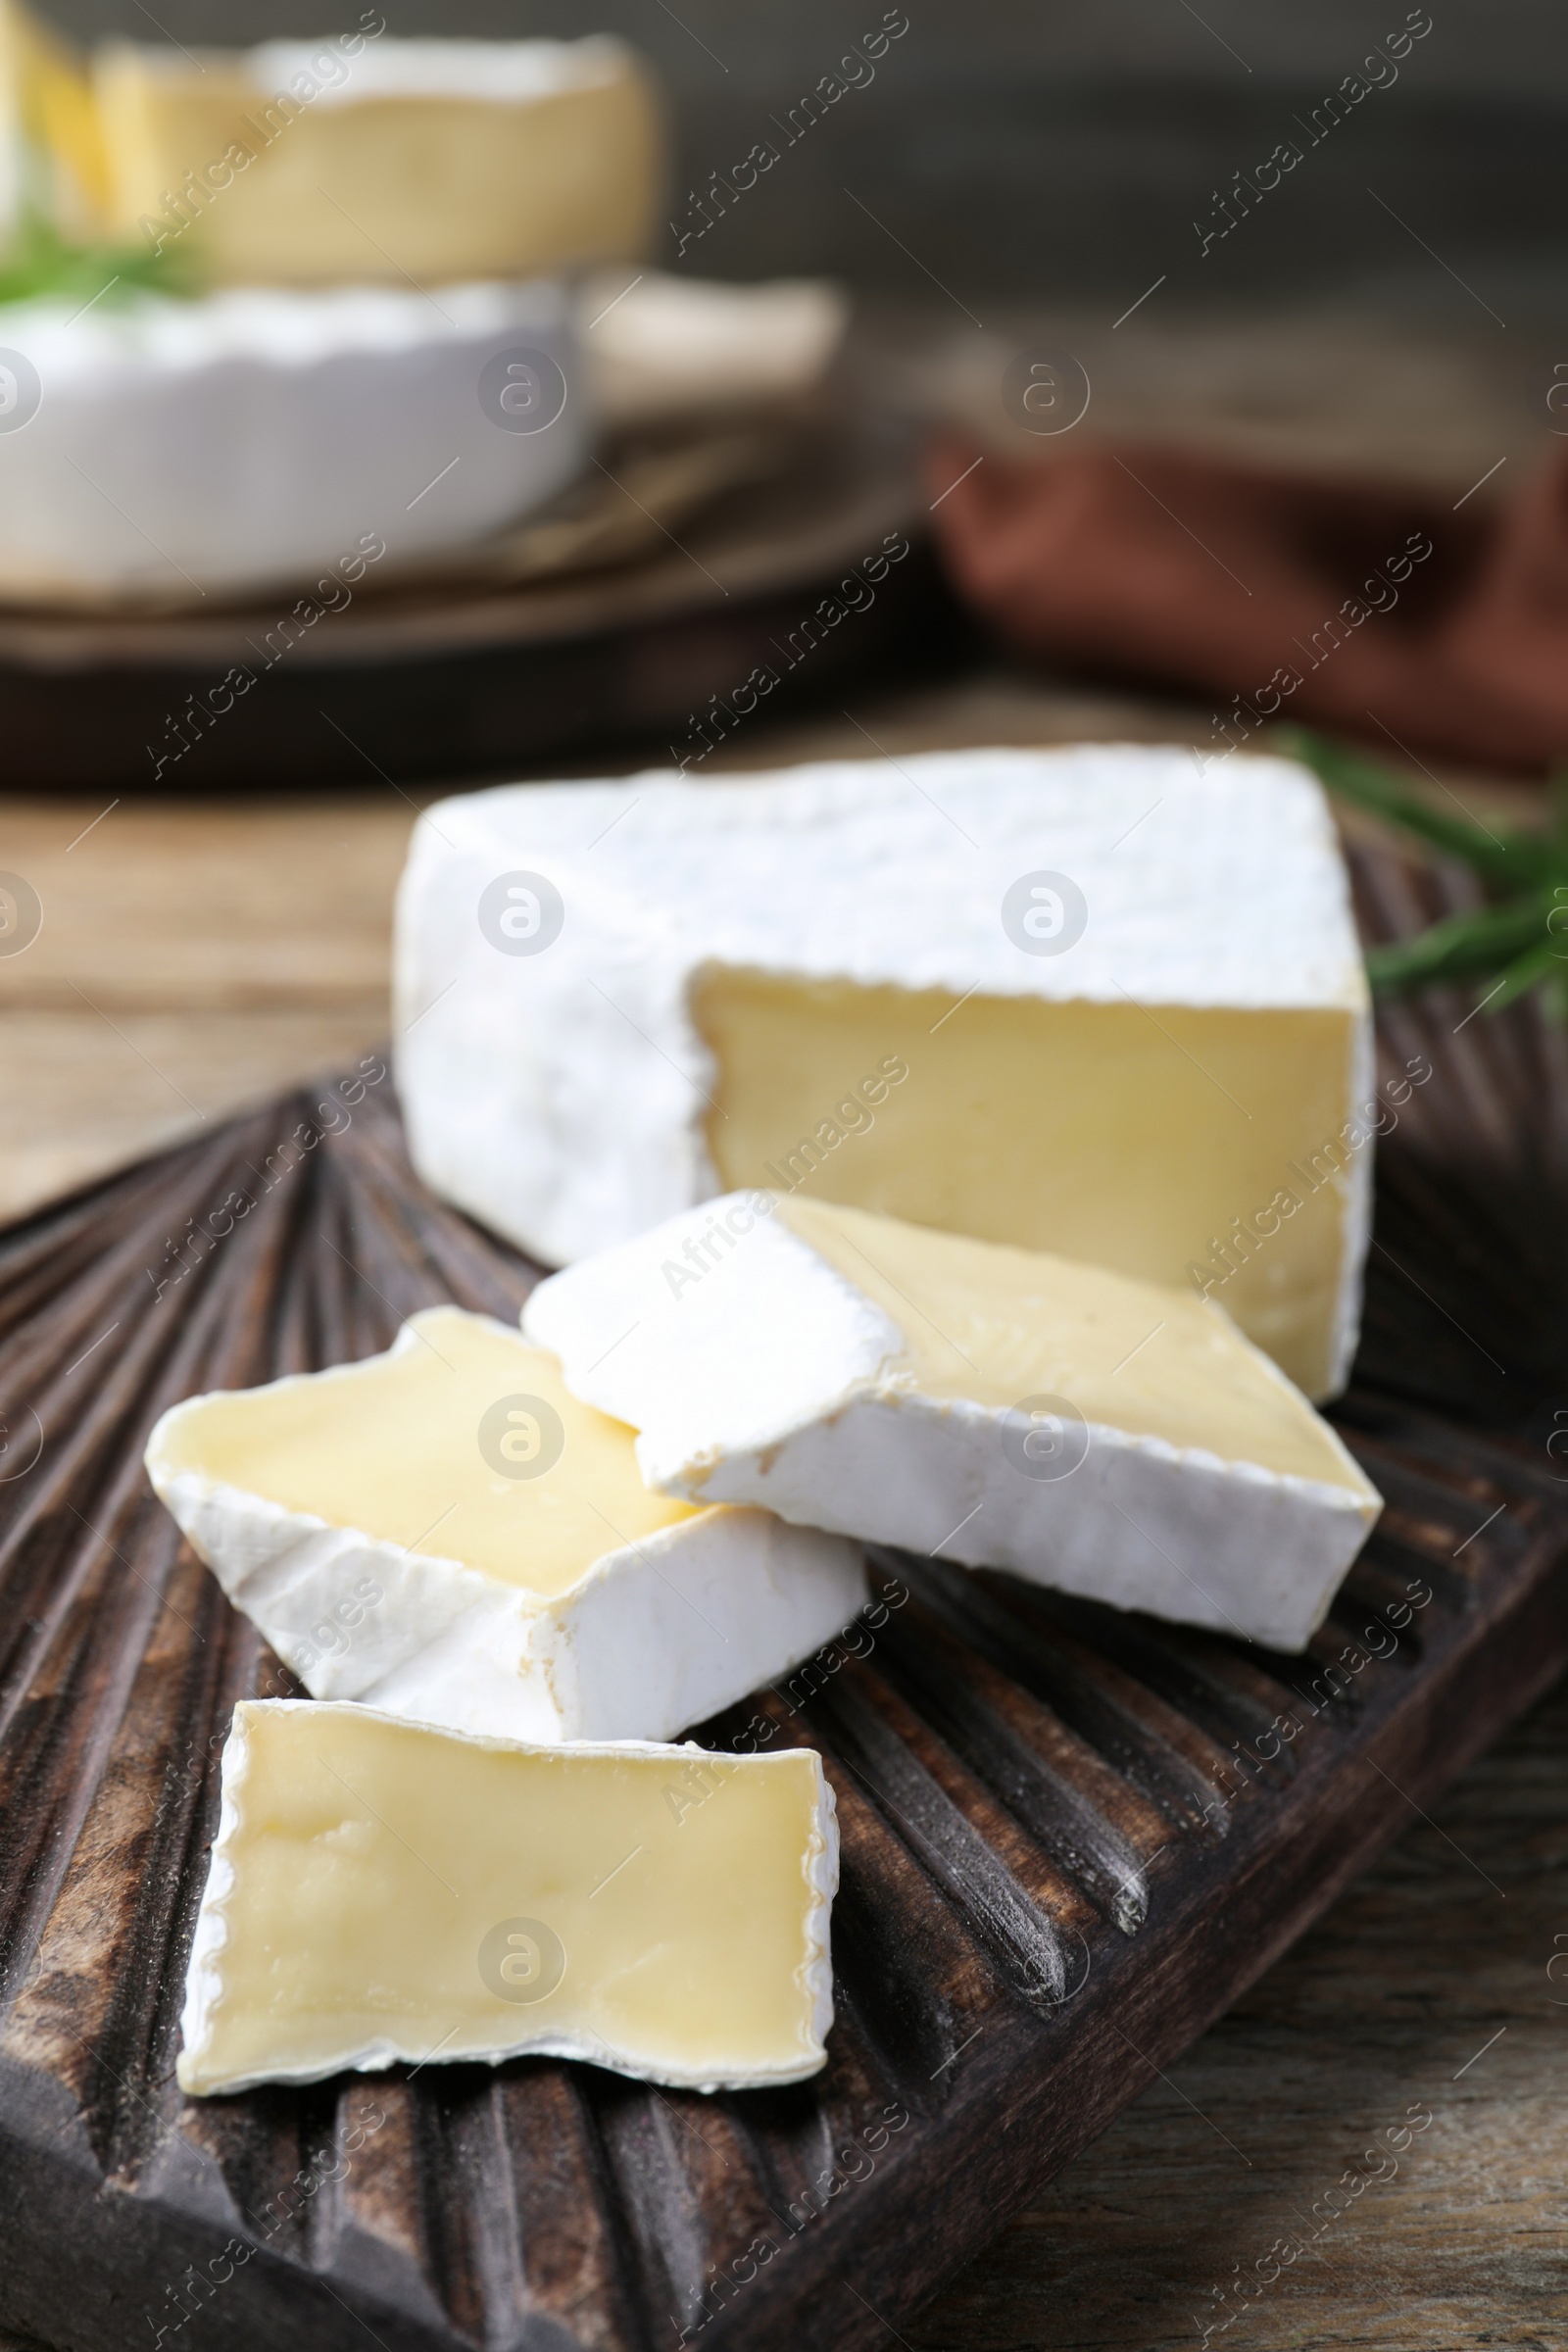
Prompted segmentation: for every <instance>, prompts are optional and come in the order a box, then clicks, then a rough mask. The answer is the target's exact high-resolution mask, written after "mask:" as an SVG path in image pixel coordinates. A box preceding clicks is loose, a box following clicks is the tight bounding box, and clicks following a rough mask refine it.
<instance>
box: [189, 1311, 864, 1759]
mask: <svg viewBox="0 0 1568 2352" xmlns="http://www.w3.org/2000/svg"><path fill="white" fill-rule="evenodd" d="M147 1467H148V1471H149V1474H150V1476H151V1478H152V1483H153V1485H154V1487H155V1488H156V1490H157V1492H158V1494H159V1495H161V1496H162V1498H163V1500H164V1502H165V1503H167V1505H168V1506H169V1509H170V1510H171V1511H172V1514H173V1516H174V1518H175V1519H176V1520H177V1521H178V1522H179V1525H180V1527H181V1528H182V1529H183V1530H184V1532H185V1534H186V1535H187V1536H188V1537H189V1539H190V1542H191V1544H192V1546H193V1548H194V1549H195V1550H196V1551H197V1552H198V1553H199V1555H200V1556H201V1558H202V1559H204V1560H205V1561H206V1562H207V1564H208V1565H209V1567H211V1568H212V1570H213V1572H214V1573H215V1575H216V1576H217V1578H218V1580H219V1582H220V1584H221V1586H222V1588H223V1590H224V1592H225V1593H227V1594H228V1596H229V1598H230V1599H231V1600H233V1601H235V1602H236V1603H237V1604H238V1606H239V1607H240V1608H242V1609H243V1610H244V1611H245V1613H246V1615H247V1616H248V1617H250V1618H251V1619H252V1620H253V1621H254V1622H255V1623H256V1624H257V1625H258V1626H260V1628H261V1630H262V1632H263V1633H264V1634H265V1635H266V1636H267V1639H268V1641H269V1642H270V1643H271V1644H272V1647H273V1648H274V1649H275V1650H276V1651H277V1654H278V1656H279V1657H280V1658H281V1659H282V1660H283V1662H284V1664H285V1665H286V1666H288V1667H289V1668H290V1669H291V1671H292V1672H293V1673H295V1674H296V1675H298V1677H299V1679H300V1681H301V1682H302V1683H303V1684H304V1685H305V1687H306V1689H307V1690H308V1691H312V1692H313V1693H314V1694H315V1695H316V1696H317V1697H319V1698H352V1699H365V1700H368V1701H370V1702H371V1703H372V1704H374V1705H376V1706H379V1707H384V1708H386V1709H387V1710H388V1711H389V1712H391V1713H393V1714H397V1715H406V1716H412V1717H415V1718H417V1720H419V1721H420V1722H424V1723H434V1724H444V1725H447V1726H449V1727H450V1728H451V1729H453V1730H455V1731H464V1732H480V1733H490V1734H494V1735H495V1736H497V1737H499V1738H502V1739H521V1740H626V1739H632V1740H636V1739H652V1740H662V1739H667V1738H668V1737H669V1735H670V1734H671V1733H672V1732H676V1731H679V1730H680V1729H681V1728H682V1727H683V1726H684V1725H686V1724H689V1723H698V1722H701V1721H702V1719H703V1718H704V1717H705V1716H708V1715H711V1714H712V1713H713V1712H714V1711H715V1710H716V1709H717V1708H719V1707H723V1706H728V1705H729V1704H730V1703H731V1702H732V1701H733V1700H735V1699H737V1698H742V1697H744V1696H745V1694H746V1693H747V1691H751V1690H754V1689H755V1688H756V1686H757V1685H758V1684H759V1683H762V1682H768V1681H771V1680H773V1679H774V1678H775V1677H776V1676H778V1675H780V1674H782V1673H783V1672H784V1671H785V1669H786V1668H787V1667H789V1666H791V1665H794V1664H795V1663H796V1662H797V1661H798V1660H799V1659H801V1658H803V1657H806V1656H807V1655H809V1652H810V1651H811V1650H813V1649H817V1648H819V1647H820V1646H821V1644H822V1643H823V1642H825V1641H827V1640H828V1639H829V1638H830V1636H831V1635H833V1634H834V1633H836V1632H837V1631H838V1629H839V1627H840V1626H842V1625H843V1624H844V1623H845V1622H846V1620H847V1619H848V1618H850V1617H851V1616H853V1614H854V1613H855V1611H856V1609H858V1607H859V1606H860V1603H861V1601H862V1600H863V1599H864V1596H865V1572H864V1568H863V1565H862V1563H861V1561H860V1558H859V1555H858V1552H857V1550H856V1548H855V1546H854V1545H853V1544H847V1543H845V1542H844V1541H843V1540H842V1538H839V1537H836V1536H828V1535H820V1534H817V1533H816V1532H814V1531H810V1530H806V1529H803V1528H798V1527H786V1526H785V1525H783V1524H782V1523H781V1522H780V1521H779V1520H777V1519H775V1518H773V1517H771V1516H770V1515H769V1514H768V1513H767V1512H766V1511H760V1510H727V1509H721V1508H715V1507H712V1506H710V1507H708V1508H705V1509H701V1510H694V1509H693V1508H692V1507H691V1506H690V1505H689V1504H687V1503H684V1502H676V1501H671V1500H669V1499H667V1498H666V1497H664V1496H662V1495H654V1494H651V1493H650V1492H649V1491H648V1489H647V1488H646V1486H645V1485H644V1483H643V1480H642V1478H641V1477H640V1476H639V1474H638V1470H637V1465H636V1461H635V1459H634V1457H633V1452H632V1433H631V1431H630V1430H629V1429H627V1428H625V1427H624V1426H623V1425H622V1424H621V1423H619V1422H616V1421H612V1420H608V1419H606V1418H605V1417H604V1415H602V1414H600V1413H598V1412H596V1411H594V1410H593V1409H592V1408H591V1407H590V1406H587V1405H584V1404H582V1403H580V1402H579V1401H578V1400H577V1399H576V1398H575V1397H572V1396H571V1395H570V1394H569V1393H568V1391H567V1390H566V1389H565V1388H564V1386H563V1383H562V1379H561V1371H560V1367H559V1365H558V1364H557V1362H556V1360H555V1358H554V1357H553V1356H551V1355H549V1354H547V1353H545V1352H544V1351H543V1350H542V1349H540V1348H530V1347H527V1346H525V1345H524V1344H523V1342H522V1340H521V1339H520V1338H519V1337H518V1335H517V1333H516V1332H515V1331H511V1330H508V1329H507V1327H506V1326H505V1325H504V1324H500V1323H493V1322H491V1321H490V1320H489V1319H488V1318H487V1317H486V1316H483V1315H470V1314H466V1313H464V1312H463V1311H462V1309H460V1308H458V1307H430V1308H427V1309H426V1310H425V1311H424V1312H423V1313H421V1314H417V1315H416V1316H414V1318H413V1319H412V1321H410V1322H409V1323H407V1324H405V1325H404V1327H403V1330H402V1331H401V1332H400V1333H399V1335H398V1338H397V1341H396V1344H395V1345H394V1346H393V1348H391V1350H390V1351H389V1352H388V1353H387V1354H385V1355H378V1356H371V1357H370V1358H369V1359H368V1361H366V1362H364V1363H358V1364H340V1365H338V1366H336V1367H335V1368H334V1369H333V1370H332V1371H329V1372H318V1373H307V1374H301V1375H296V1376H293V1377H290V1378H288V1379H284V1380H277V1381H273V1382H272V1383H271V1385H270V1387H268V1388H262V1389H242V1390H236V1391H232V1392H228V1393H222V1394H218V1395H214V1396H210V1397H192V1398H191V1399H190V1400H189V1401H188V1402H186V1403H184V1404H176V1405H174V1406H172V1408H171V1409H170V1411H168V1412H167V1413H165V1414H164V1416H163V1418H162V1419H161V1420H160V1421H159V1422H158V1424H157V1426H156V1428H155V1429H154V1430H153V1433H152V1436H151V1438H150V1439H149V1441H148V1446H147Z"/></svg>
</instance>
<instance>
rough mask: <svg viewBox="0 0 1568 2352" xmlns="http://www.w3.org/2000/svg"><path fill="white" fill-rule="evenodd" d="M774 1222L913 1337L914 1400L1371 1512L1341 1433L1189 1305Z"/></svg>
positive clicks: (822, 1211)
mask: <svg viewBox="0 0 1568 2352" xmlns="http://www.w3.org/2000/svg"><path fill="white" fill-rule="evenodd" d="M778 1213H779V1215H780V1217H781V1218H782V1219H783V1221H784V1223H785V1224H787V1225H788V1226H790V1227H791V1228H792V1229H793V1230H794V1231H795V1232H796V1233H798V1234H799V1235H800V1237H801V1239H802V1240H803V1241H805V1242H808V1243H809V1245H810V1247H811V1248H812V1249H813V1250H816V1251H817V1252H818V1254H819V1255H820V1256H822V1257H825V1258H826V1259H827V1260H828V1262H829V1264H830V1265H833V1266H836V1267H837V1268H838V1270H839V1272H840V1273H841V1274H843V1275H844V1276H845V1277H846V1278H847V1279H848V1280H849V1281H850V1282H852V1283H854V1284H855V1285H856V1287H857V1288H858V1290H860V1291H862V1292H864V1294H865V1295H866V1297H867V1298H869V1299H873V1300H874V1301H875V1303H876V1304H877V1305H878V1306H879V1307H881V1308H882V1310H883V1312H884V1313H885V1314H886V1315H888V1316H889V1317H890V1318H891V1320H892V1321H893V1322H894V1323H896V1324H897V1325H898V1327H899V1329H900V1330H901V1331H902V1332H903V1334H904V1337H905V1341H906V1348H907V1352H906V1353H905V1355H904V1356H903V1357H902V1358H900V1359H898V1361H897V1362H896V1363H895V1364H894V1365H893V1366H892V1367H891V1369H892V1370H893V1371H895V1372H896V1373H904V1374H906V1375H907V1377H908V1380H909V1382H910V1385H911V1386H912V1387H913V1388H914V1389H916V1390H917V1391H918V1392H919V1393H920V1394H922V1395H924V1396H927V1397H938V1398H957V1397H972V1398H973V1399H974V1400H975V1402H977V1403H979V1404H985V1405H1000V1406H1003V1407H1006V1406H1009V1405H1017V1404H1020V1403H1022V1402H1023V1401H1024V1400H1025V1399H1026V1398H1028V1397H1040V1396H1046V1397H1065V1398H1066V1399H1067V1401H1068V1402H1069V1403H1070V1404H1073V1405H1076V1406H1077V1408H1078V1410H1079V1412H1080V1413H1082V1415H1083V1417H1084V1419H1085V1420H1086V1421H1090V1422H1099V1423H1102V1424H1105V1425H1108V1426H1109V1427H1111V1428H1114V1429H1124V1430H1127V1431H1129V1432H1131V1433H1132V1434H1133V1435H1135V1436H1138V1437H1152V1438H1164V1439H1165V1440H1167V1441H1168V1443H1169V1444H1170V1445H1172V1446H1202V1447H1204V1448H1205V1449H1206V1450H1207V1451H1208V1452H1210V1453H1214V1454H1217V1455H1218V1456H1219V1457H1220V1459H1221V1460H1222V1461H1231V1462H1251V1463H1254V1464H1256V1465H1257V1466H1258V1467H1259V1468H1260V1469H1264V1470H1273V1471H1277V1472H1280V1473H1281V1474H1284V1475H1290V1476H1294V1477H1297V1478H1310V1479H1316V1480H1319V1481H1321V1482H1322V1483H1324V1484H1326V1485H1328V1486H1335V1487H1344V1488H1348V1490H1349V1491H1350V1492H1351V1493H1353V1494H1356V1495H1364V1496H1366V1497H1368V1498H1369V1499H1375V1495H1374V1490H1373V1489H1372V1488H1371V1487H1370V1486H1369V1485H1368V1483H1367V1481H1366V1479H1365V1478H1364V1477H1363V1476H1362V1474H1361V1472H1360V1471H1359V1469H1357V1467H1356V1465H1355V1463H1354V1461H1353V1460H1352V1458H1351V1457H1350V1455H1349V1454H1348V1453H1347V1452H1346V1450H1345V1448H1344V1446H1342V1445H1341V1444H1340V1442H1339V1440H1338V1438H1337V1437H1336V1436H1335V1434H1334V1432H1333V1431H1332V1430H1331V1429H1330V1427H1329V1426H1328V1423H1327V1422H1326V1421H1323V1420H1321V1419H1320V1418H1319V1416H1318V1415H1317V1414H1316V1413H1314V1412H1313V1410H1312V1408H1311V1406H1310V1405H1309V1404H1308V1403H1307V1402H1306V1401H1305V1399H1304V1398H1303V1397H1300V1396H1299V1395H1298V1394H1297V1392H1296V1391H1295V1390H1294V1389H1292V1388H1291V1387H1290V1386H1289V1385H1288V1384H1287V1383H1286V1382H1285V1381H1283V1380H1281V1379H1280V1378H1279V1376H1278V1374H1277V1373H1276V1372H1275V1371H1274V1369H1273V1367H1272V1366H1271V1365H1269V1364H1267V1363H1265V1362H1263V1361H1262V1360H1261V1358H1260V1357H1259V1355H1258V1353H1257V1351H1256V1349H1255V1348H1250V1347H1249V1346H1248V1344H1247V1343H1246V1341H1245V1340H1243V1339H1241V1338H1240V1337H1239V1336H1238V1334H1237V1333H1236V1332H1235V1330H1234V1329H1233V1328H1232V1327H1231V1325H1230V1323H1229V1322H1228V1321H1227V1319H1226V1317H1225V1316H1224V1315H1223V1314H1222V1313H1220V1312H1219V1310H1218V1309H1217V1308H1215V1307H1212V1306H1209V1305H1207V1304H1205V1303H1204V1301H1203V1300H1202V1299H1199V1298H1197V1297H1196V1296H1195V1295H1194V1294H1193V1293H1192V1292H1190V1291H1179V1290H1165V1289H1159V1288H1156V1287H1155V1286H1154V1285H1153V1284H1152V1283H1143V1282H1137V1281H1132V1280H1129V1279H1128V1278H1127V1277H1126V1276H1124V1275H1118V1274H1112V1273H1108V1272H1106V1271H1105V1270H1104V1269H1103V1268H1102V1267H1099V1266H1086V1265H1079V1264H1075V1263H1073V1262H1072V1261H1070V1260H1069V1259H1067V1258H1062V1257H1051V1256H1047V1255H1045V1254H1044V1253H1037V1252H1034V1251H1030V1250H1012V1249H1007V1248H1005V1247H999V1246H998V1245H996V1244H994V1243H984V1242H976V1241H973V1240H970V1239H968V1238H967V1237H965V1236H962V1235H957V1234H948V1233H933V1232H931V1231H930V1230H929V1229H928V1228H926V1227H923V1226H919V1225H907V1224H904V1223H902V1222H901V1221H900V1220H899V1219H897V1218H893V1217H878V1216H873V1215H870V1214H868V1213H867V1212H866V1211H864V1210H861V1209H854V1208H840V1207H834V1206H831V1205H830V1204H829V1203H827V1202H826V1201H807V1200H805V1199H803V1198H802V1197H801V1196H799V1195H797V1196H795V1198H793V1199H791V1200H787V1201H782V1202H781V1203H780V1206H779V1211H778Z"/></svg>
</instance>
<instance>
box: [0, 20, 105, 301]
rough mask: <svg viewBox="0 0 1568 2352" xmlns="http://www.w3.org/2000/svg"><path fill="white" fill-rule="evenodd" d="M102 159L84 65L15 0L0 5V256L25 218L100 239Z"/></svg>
mask: <svg viewBox="0 0 1568 2352" xmlns="http://www.w3.org/2000/svg"><path fill="white" fill-rule="evenodd" d="M106 199H107V187H106V178H105V158H104V152H103V142H102V137H101V133H100V129H99V124H98V119H97V113H96V109H95V108H94V105H93V99H92V91H91V88H90V86H89V83H88V79H87V71H86V63H85V60H84V59H82V58H81V57H79V56H78V55H77V53H76V52H75V51H74V50H73V48H72V47H71V45H70V43H69V42H67V41H65V40H63V39H62V38H61V36H60V35H59V34H58V33H57V32H55V31H54V30H53V29H52V28H51V27H50V26H49V25H45V24H44V23H43V22H42V21H41V20H40V19H39V18H37V17H35V16H33V15H32V14H31V13H30V12H29V11H28V10H27V9H25V8H19V7H18V6H17V5H16V0H0V254H3V253H4V251H5V249H6V247H7V246H8V244H9V243H10V242H11V240H12V238H13V236H14V235H15V233H16V232H17V231H18V230H19V229H20V228H21V227H22V226H23V224H24V222H25V221H27V220H28V219H29V218H31V219H38V220H42V221H47V222H48V223H49V224H50V226H52V227H53V228H54V229H55V230H56V231H57V232H58V233H59V234H61V235H63V236H66V237H80V238H91V237H93V236H95V235H97V234H99V233H100V231H101V229H102V225H103V217H104V209H105V204H106Z"/></svg>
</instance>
